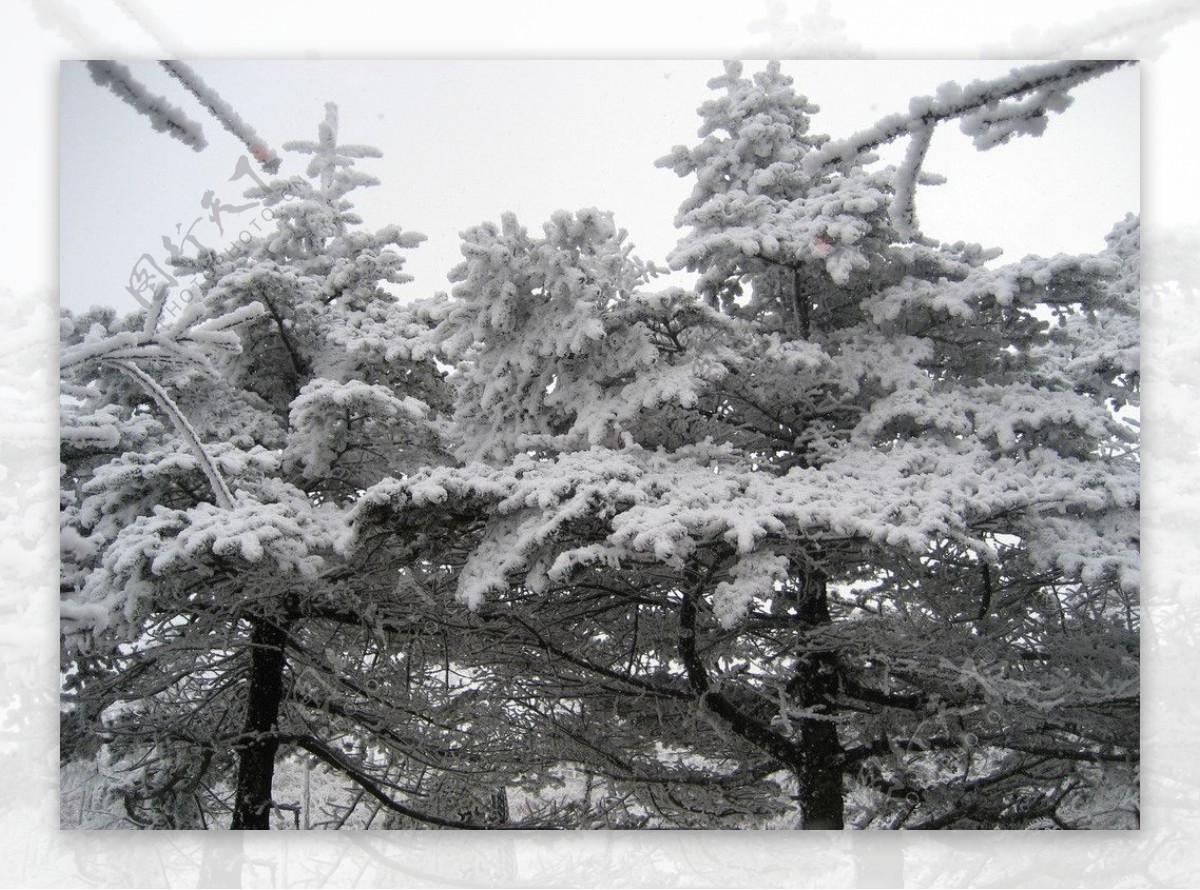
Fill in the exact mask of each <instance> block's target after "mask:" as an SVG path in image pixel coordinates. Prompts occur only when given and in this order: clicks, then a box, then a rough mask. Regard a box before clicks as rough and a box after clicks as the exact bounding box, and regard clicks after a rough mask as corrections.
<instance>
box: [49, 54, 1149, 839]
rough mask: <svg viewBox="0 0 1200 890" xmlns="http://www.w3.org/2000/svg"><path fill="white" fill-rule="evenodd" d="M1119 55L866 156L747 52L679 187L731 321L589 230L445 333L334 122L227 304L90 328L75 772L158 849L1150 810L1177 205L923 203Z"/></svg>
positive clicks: (71, 597) (707, 111)
mask: <svg viewBox="0 0 1200 890" xmlns="http://www.w3.org/2000/svg"><path fill="white" fill-rule="evenodd" d="M1108 68H1111V65H1108V66H1107V67H1105V66H1103V65H1099V66H1098V64H1093V65H1091V67H1088V66H1087V65H1083V66H1082V67H1081V66H1080V65H1074V66H1072V65H1067V64H1062V65H1052V66H1042V67H1038V68H1035V69H1026V70H1023V71H1021V72H1015V73H1014V74H1013V75H1011V76H1010V77H1007V78H1003V79H1001V80H999V81H996V82H994V83H991V84H973V85H971V86H970V87H968V88H966V89H958V88H955V87H953V86H951V87H947V88H943V89H942V90H941V91H939V93H938V96H937V98H936V99H930V100H927V101H918V102H915V104H914V106H913V109H912V110H911V113H910V114H909V115H908V116H901V117H897V118H894V119H893V118H888V119H885V120H884V121H882V122H881V123H880V124H879V125H878V126H877V127H876V128H873V129H872V130H871V131H870V132H869V133H865V134H858V135H857V136H855V137H852V138H851V139H850V140H846V141H844V142H831V141H830V140H829V139H828V138H827V137H824V136H816V135H812V134H811V133H810V130H811V124H812V115H814V114H815V113H816V112H817V108H816V107H815V106H814V105H812V104H811V103H810V102H809V101H808V99H807V98H805V97H803V96H800V95H799V94H797V93H796V92H795V91H794V90H793V88H792V82H791V79H790V78H789V77H787V76H786V75H784V74H783V73H782V70H781V68H780V66H779V65H778V64H777V63H771V64H770V65H768V66H767V68H766V69H765V70H764V71H762V72H760V73H758V74H755V75H754V76H753V77H752V78H746V77H743V75H742V69H741V66H740V65H738V64H736V63H728V64H727V65H726V67H725V72H724V74H723V76H721V77H718V78H716V79H714V80H713V81H712V82H711V84H710V85H711V86H712V88H713V89H714V90H715V91H716V92H717V94H718V96H717V98H714V99H713V100H711V101H709V102H707V103H705V104H704V105H703V106H702V107H701V108H700V115H701V118H702V120H703V125H702V128H701V130H700V136H701V138H702V141H701V142H700V143H699V144H698V145H696V146H694V147H691V148H688V147H683V146H680V147H676V148H675V149H673V150H672V152H671V153H670V154H669V155H667V156H666V157H664V158H663V159H661V160H660V161H659V163H660V165H662V166H665V167H668V168H670V169H671V170H673V171H674V172H676V173H677V174H678V175H680V176H687V177H694V179H695V187H694V190H693V192H692V194H691V196H690V197H689V198H688V199H687V200H686V201H685V202H684V204H683V206H682V208H681V209H680V212H679V215H678V217H677V219H676V223H677V225H678V226H680V227H681V228H684V229H686V230H687V231H686V232H685V234H684V236H683V237H682V239H681V240H680V242H679V245H678V247H677V248H676V249H675V251H674V252H673V253H672V254H671V256H670V257H668V261H669V262H670V264H671V265H672V266H674V267H676V268H680V269H687V270H691V271H694V272H696V273H697V274H698V283H697V286H696V289H695V291H688V290H684V289H680V288H669V289H665V290H657V291H656V290H654V289H653V287H652V284H653V279H654V277H655V274H656V269H655V268H654V267H653V265H652V264H647V263H643V262H642V261H640V260H638V259H637V258H636V257H635V256H634V255H633V253H632V249H631V247H630V245H629V243H628V241H627V238H626V234H625V232H624V231H623V230H621V229H619V228H618V227H617V226H616V224H615V222H614V221H613V219H612V216H611V214H608V213H605V212H601V211H599V210H597V209H594V208H588V209H584V210H580V211H578V212H576V213H568V212H559V213H556V214H555V215H554V216H553V217H552V218H551V219H550V221H549V222H547V223H546V225H545V226H544V227H543V230H542V232H541V234H531V232H530V231H529V230H527V229H526V228H524V227H523V226H521V225H520V223H519V222H518V221H517V220H516V219H515V218H514V217H512V216H511V215H506V216H505V217H503V218H502V219H501V220H500V222H499V224H493V223H483V224H481V225H479V226H476V227H474V228H471V229H468V230H467V231H466V232H464V233H463V243H462V255H463V261H462V263H461V264H459V265H458V266H457V267H456V268H455V269H454V270H453V271H452V272H451V274H450V280H451V283H452V289H451V292H450V294H449V295H438V296H436V297H434V298H432V299H428V300H422V301H410V302H404V303H401V302H400V301H398V299H397V297H396V296H395V294H394V293H393V290H392V286H394V285H399V284H403V283H404V282H405V281H406V280H408V279H407V276H406V275H405V274H404V272H403V257H402V255H401V253H400V251H401V250H407V249H412V248H415V247H416V246H417V245H418V244H419V242H420V241H421V240H422V238H421V236H419V235H415V234H413V233H409V232H405V231H403V230H401V229H400V228H399V227H396V226H389V227H386V228H384V229H381V230H380V231H378V232H375V233H371V232H368V231H365V230H363V229H362V228H361V227H360V226H361V221H360V220H359V218H358V217H357V216H356V215H355V214H354V213H353V212H352V206H351V203H350V201H349V200H348V198H347V197H346V196H347V195H348V194H349V193H350V192H351V191H352V190H353V189H354V188H357V187H361V186H367V185H374V184H375V180H374V179H373V178H372V177H370V176H368V175H366V174H363V173H361V172H359V171H358V170H356V169H355V163H356V162H357V161H359V160H362V159H366V158H372V157H376V156H378V152H377V151H375V150H374V149H370V148H368V147H366V146H352V145H345V144H342V143H340V142H339V141H338V121H337V114H336V109H334V108H333V107H332V106H330V107H328V108H327V115H326V119H325V121H324V122H323V123H322V124H321V126H320V128H319V133H318V139H317V140H316V141H315V142H302V143H288V144H287V145H285V146H284V147H285V149H289V150H293V151H299V152H302V153H305V154H307V155H309V156H310V157H311V161H310V163H309V167H308V170H307V172H308V176H309V177H310V179H311V180H312V183H311V184H304V185H303V186H297V185H295V184H294V183H293V184H292V185H291V187H290V190H287V189H285V188H284V187H283V184H282V183H268V184H267V185H266V186H265V187H263V188H260V189H256V190H253V191H252V192H250V193H248V195H249V196H250V197H254V198H256V199H259V200H262V201H263V202H264V203H265V204H267V206H270V207H272V208H273V210H274V214H275V219H276V223H277V229H276V231H275V232H274V233H272V234H269V235H267V236H264V237H263V238H260V239H255V240H252V241H251V242H249V243H239V244H237V245H235V246H234V247H232V248H230V249H229V250H228V251H226V252H224V253H222V254H215V253H211V252H205V253H204V254H202V255H201V256H199V257H196V258H194V259H191V260H183V261H181V262H184V263H190V266H189V269H188V271H190V272H193V273H197V274H202V275H203V277H204V282H205V283H204V285H203V288H202V298H201V299H200V300H198V301H197V302H196V303H195V304H194V305H193V307H192V308H190V309H189V310H188V313H187V314H186V315H185V316H184V317H183V318H181V319H179V320H177V321H175V322H174V323H172V324H167V323H166V322H165V321H164V320H163V319H162V318H161V317H160V314H161V304H162V298H161V295H160V299H159V300H157V301H156V302H155V304H154V307H152V308H151V310H150V311H149V312H148V313H143V314H140V315H138V316H134V317H130V318H128V319H118V318H117V317H116V316H115V315H114V314H113V313H112V312H109V311H101V310H95V311H93V312H92V313H88V314H84V315H80V316H74V315H71V314H69V313H65V314H64V318H63V344H64V345H63V369H64V388H63V400H62V410H63V424H62V428H63V446H62V461H63V496H62V526H63V536H62V541H63V572H62V583H63V597H64V598H63V618H64V626H63V630H64V636H63V642H64V676H65V677H66V678H67V679H66V682H67V695H66V702H67V704H66V706H65V710H64V720H63V726H64V757H65V758H66V759H67V760H69V761H70V762H71V768H76V769H82V768H84V767H82V766H80V764H87V765H88V768H90V769H93V770H94V771H95V772H96V774H97V775H98V776H99V779H98V781H100V782H101V784H102V786H103V788H104V789H105V794H106V795H107V798H106V799H107V800H109V801H110V803H112V805H113V807H110V809H109V812H117V816H116V817H114V818H119V819H124V820H126V821H127V822H129V821H131V822H133V823H135V824H137V825H141V826H144V827H234V828H266V827H270V826H271V825H273V824H281V823H282V822H283V821H285V820H286V821H288V823H289V824H292V825H293V826H294V827H300V824H301V819H302V818H303V822H304V825H305V826H306V827H335V828H336V827H352V826H357V827H371V826H374V827H418V826H433V827H462V828H474V829H486V828H495V827H626V828H630V827H689V828H713V827H737V828H747V827H802V828H806V829H821V828H842V827H860V828H865V827H877V828H930V829H932V828H1040V827H1048V828H1055V827H1056V828H1113V827H1132V826H1135V825H1136V824H1137V818H1138V809H1137V806H1138V804H1137V764H1138V751H1139V743H1138V723H1137V712H1138V621H1139V618H1138V615H1139V612H1138V589H1139V573H1138V534H1139V532H1138V511H1139V503H1140V500H1139V499H1140V496H1139V483H1138V479H1139V460H1138V452H1137V435H1136V411H1137V405H1138V391H1139V389H1138V388H1139V377H1138V303H1137V295H1138V268H1137V264H1138V221H1137V219H1136V218H1135V217H1132V216H1131V217H1128V218H1126V219H1125V220H1123V221H1121V222H1119V223H1118V224H1117V225H1116V227H1115V228H1114V229H1113V231H1112V234H1111V235H1110V236H1109V239H1108V245H1107V247H1106V248H1105V249H1103V250H1101V251H1100V252H1098V253H1096V254H1095V255H1089V256H1063V255H1058V256H1053V257H1049V258H1043V257H1026V258H1024V259H1022V260H1019V261H1017V262H1014V263H1010V264H1007V265H998V264H997V263H996V262H994V261H995V260H996V257H997V255H998V252H996V251H986V250H983V249H982V248H980V247H978V246H976V245H966V244H962V243H959V244H953V245H948V244H940V243H937V242H935V241H933V240H932V239H929V238H926V237H924V236H923V235H921V234H920V232H919V227H918V223H917V220H916V215H915V212H914V210H913V194H914V191H915V188H916V185H917V183H918V182H919V181H922V179H921V177H922V176H923V175H924V174H922V173H921V164H922V162H923V158H924V153H925V149H926V148H927V147H928V144H929V139H930V136H931V134H932V132H933V129H934V128H935V127H936V126H937V125H938V124H939V123H942V122H943V121H948V120H960V121H961V122H963V125H964V127H965V128H966V129H967V130H968V131H970V132H972V133H974V134H975V135H976V136H977V141H979V140H982V142H981V143H980V146H981V147H988V146H990V145H993V144H997V143H1000V142H1003V141H1004V140H1006V139H1007V138H1009V136H1011V135H1014V134H1019V133H1035V134H1036V133H1037V132H1040V130H1041V128H1042V127H1043V126H1044V123H1045V117H1046V112H1047V111H1061V110H1062V109H1063V108H1064V107H1065V106H1066V103H1067V99H1068V95H1067V94H1068V90H1069V89H1070V88H1072V87H1073V86H1075V85H1076V84H1078V83H1080V82H1082V81H1084V80H1086V79H1087V78H1089V77H1092V76H1096V75H1098V74H1100V73H1103V71H1104V70H1108ZM901 134H909V135H911V137H912V146H913V147H912V148H911V149H910V151H909V155H908V157H907V158H906V160H905V161H904V163H903V164H902V165H901V167H899V168H895V167H880V166H879V165H878V164H877V162H876V159H875V158H874V157H873V156H872V155H871V154H870V153H869V149H870V148H872V147H873V146H876V145H878V144H880V143H882V142H883V141H886V140H887V139H890V138H894V137H895V136H896V135H901ZM314 787H316V789H317V791H316V792H315V793H316V800H314V796H313V795H314V791H313V789H314ZM114 807H115V808H116V809H115V810H114V809H113V808H114ZM302 814H303V816H302ZM377 817H378V818H377ZM272 819H274V820H275V821H274V822H272ZM114 824H115V823H114Z"/></svg>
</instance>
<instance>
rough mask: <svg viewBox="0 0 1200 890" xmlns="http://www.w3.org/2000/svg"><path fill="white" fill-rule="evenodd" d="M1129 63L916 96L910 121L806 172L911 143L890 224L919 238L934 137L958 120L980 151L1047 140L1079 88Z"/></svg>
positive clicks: (1052, 69) (901, 119)
mask: <svg viewBox="0 0 1200 890" xmlns="http://www.w3.org/2000/svg"><path fill="white" fill-rule="evenodd" d="M1128 64H1131V63H1130V62H1127V61H1082V62H1050V63H1046V64H1041V65H1030V66H1028V67H1025V68H1018V69H1014V70H1013V71H1011V72H1009V73H1008V74H1006V75H1005V76H1004V77H999V78H996V79H994V80H990V81H982V80H977V81H974V82H973V83H971V84H969V85H967V86H966V87H960V86H959V85H958V84H957V83H954V82H953V81H951V82H949V83H945V84H942V85H941V86H940V87H938V89H937V94H936V95H934V96H917V97H915V98H913V99H912V100H911V101H910V102H909V106H908V112H907V113H906V114H892V115H888V116H887V117H885V118H882V119H881V120H879V121H877V122H876V123H875V124H873V125H872V126H870V127H867V128H866V129H865V130H860V131H859V132H857V133H855V134H854V135H853V136H850V137H849V138H847V139H841V140H836V141H832V142H829V143H827V144H826V145H824V146H823V147H822V148H819V149H817V150H815V151H812V152H809V153H808V154H807V155H806V156H805V157H804V160H803V162H802V163H803V166H804V169H805V170H806V171H807V172H808V173H810V174H815V173H817V172H818V171H820V170H822V169H824V168H826V167H829V166H832V165H837V164H852V163H854V162H855V160H857V159H859V158H861V157H862V156H863V155H864V154H865V153H866V152H869V151H871V150H872V149H875V148H878V147H879V146H881V145H885V144H887V143H889V142H893V141H895V140H896V139H899V138H901V137H903V136H910V137H911V138H912V141H911V142H910V143H909V147H908V151H907V152H906V153H905V156H904V161H903V163H902V164H901V165H900V168H899V169H898V170H897V171H896V179H895V200H894V201H893V202H892V205H891V209H890V216H891V219H892V224H893V225H894V226H895V228H896V231H897V233H898V234H899V235H900V236H901V237H902V238H905V239H911V238H914V237H916V235H917V223H916V209H915V206H914V196H915V193H916V186H917V183H918V181H919V180H920V177H921V167H922V165H923V164H924V161H925V155H926V153H927V152H928V150H929V143H930V140H931V139H932V137H933V131H934V129H935V128H936V127H937V126H938V125H939V124H941V123H945V122H946V121H949V120H954V119H956V118H957V119H958V120H959V121H960V128H961V129H962V131H963V133H965V134H966V135H968V136H970V137H972V142H973V143H974V145H975V147H976V148H978V149H979V150H980V151H986V150H987V149H989V148H994V147H995V146H997V145H1003V144H1004V143H1006V142H1008V141H1009V140H1010V139H1011V138H1012V137H1013V136H1020V135H1030V136H1040V135H1041V134H1042V133H1043V132H1044V131H1045V129H1046V124H1047V121H1048V115H1049V113H1050V112H1055V113H1056V114H1059V113H1062V112H1063V111H1065V110H1066V109H1067V107H1068V106H1069V105H1070V104H1071V97H1070V96H1069V95H1068V93H1069V91H1070V90H1071V89H1073V88H1074V87H1076V86H1078V85H1079V84H1081V83H1083V82H1085V81H1087V80H1091V79H1092V78H1095V77H1099V76H1100V75H1102V74H1106V73H1107V72H1109V71H1112V70H1114V69H1116V68H1118V67H1120V66H1122V65H1128Z"/></svg>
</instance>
